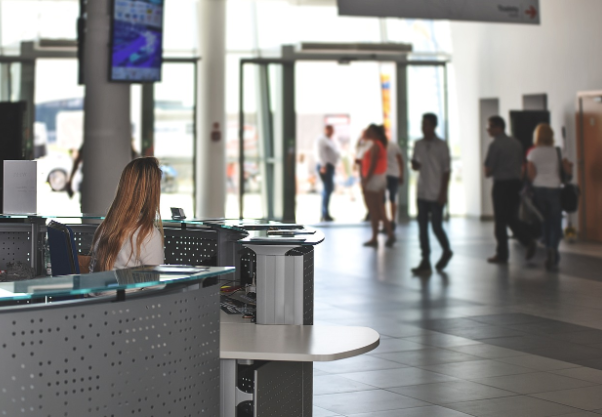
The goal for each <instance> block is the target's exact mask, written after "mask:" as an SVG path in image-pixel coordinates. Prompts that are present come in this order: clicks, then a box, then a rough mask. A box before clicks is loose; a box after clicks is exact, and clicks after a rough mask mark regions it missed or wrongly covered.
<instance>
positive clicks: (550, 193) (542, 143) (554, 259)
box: [527, 123, 573, 270]
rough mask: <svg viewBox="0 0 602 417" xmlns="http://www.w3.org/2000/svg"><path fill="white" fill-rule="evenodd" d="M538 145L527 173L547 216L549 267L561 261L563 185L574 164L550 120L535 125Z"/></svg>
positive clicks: (537, 200) (528, 157)
mask: <svg viewBox="0 0 602 417" xmlns="http://www.w3.org/2000/svg"><path fill="white" fill-rule="evenodd" d="M534 144H535V147H534V148H533V149H532V150H531V151H530V152H529V154H528V155H527V161H528V164H527V174H528V176H529V180H530V181H531V184H532V185H533V191H534V194H535V204H536V206H537V207H538V208H539V210H540V211H541V214H542V215H543V217H544V223H543V230H542V232H543V241H544V243H545V245H546V253H547V259H546V263H545V266H546V268H547V269H548V270H551V269H554V268H556V267H557V266H558V262H559V261H560V257H559V253H558V245H559V244H560V239H562V203H561V186H562V183H563V180H564V179H565V177H566V176H570V175H571V173H572V169H573V166H572V164H571V163H570V162H569V161H568V160H567V159H564V160H563V159H562V154H561V152H560V149H559V148H555V147H554V131H553V130H552V128H551V127H550V125H549V124H547V123H541V124H539V125H538V126H537V127H536V128H535V133H534Z"/></svg>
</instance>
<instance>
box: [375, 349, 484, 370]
mask: <svg viewBox="0 0 602 417" xmlns="http://www.w3.org/2000/svg"><path fill="white" fill-rule="evenodd" d="M375 356H377V357H379V358H382V359H386V360H390V361H395V362H399V363H403V364H405V365H409V366H420V365H430V364H435V363H450V362H465V361H475V360H480V359H482V358H479V357H477V356H473V355H467V354H466V353H462V352H455V351H453V350H448V349H439V348H428V349H422V350H413V351H406V352H390V353H381V354H376V355H375Z"/></svg>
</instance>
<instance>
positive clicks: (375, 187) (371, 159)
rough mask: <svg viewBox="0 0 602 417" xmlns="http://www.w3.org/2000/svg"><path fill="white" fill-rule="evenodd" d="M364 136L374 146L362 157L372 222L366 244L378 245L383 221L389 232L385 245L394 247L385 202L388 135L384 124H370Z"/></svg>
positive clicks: (363, 176) (364, 187)
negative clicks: (379, 229)
mask: <svg viewBox="0 0 602 417" xmlns="http://www.w3.org/2000/svg"><path fill="white" fill-rule="evenodd" d="M364 138H365V139H367V140H370V141H371V142H372V146H371V147H370V149H369V150H368V151H366V152H364V156H363V158H362V188H363V189H364V194H365V197H366V203H367V205H368V210H369V211H370V222H371V224H372V238H371V239H370V240H369V241H367V242H366V243H364V246H372V247H378V225H379V223H380V222H381V221H382V222H383V223H384V226H385V231H386V232H387V241H386V243H385V245H386V246H387V247H392V246H393V245H394V244H395V235H394V234H393V230H392V228H391V223H390V222H389V220H388V219H387V214H386V212H385V205H384V204H383V198H384V196H385V189H386V188H387V178H386V175H387V136H386V135H385V128H384V126H377V125H370V126H369V127H368V128H367V129H366V130H365V133H364Z"/></svg>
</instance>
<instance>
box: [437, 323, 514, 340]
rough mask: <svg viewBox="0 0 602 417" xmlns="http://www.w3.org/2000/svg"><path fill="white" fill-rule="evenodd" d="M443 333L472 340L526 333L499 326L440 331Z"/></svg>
mask: <svg viewBox="0 0 602 417" xmlns="http://www.w3.org/2000/svg"><path fill="white" fill-rule="evenodd" d="M439 331H440V332H442V333H447V334H452V335H454V336H460V337H465V338H467V339H472V340H482V339H493V338H498V337H514V336H523V335H524V334H525V333H524V332H521V331H518V330H514V329H508V328H506V327H499V326H474V327H469V328H464V329H449V330H439Z"/></svg>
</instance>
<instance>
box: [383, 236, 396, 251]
mask: <svg viewBox="0 0 602 417" xmlns="http://www.w3.org/2000/svg"><path fill="white" fill-rule="evenodd" d="M395 242H397V238H396V237H395V236H394V235H391V236H389V238H388V239H387V241H386V242H385V246H386V247H388V248H392V247H393V246H395Z"/></svg>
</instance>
